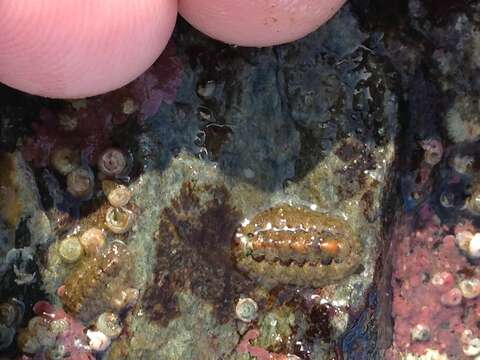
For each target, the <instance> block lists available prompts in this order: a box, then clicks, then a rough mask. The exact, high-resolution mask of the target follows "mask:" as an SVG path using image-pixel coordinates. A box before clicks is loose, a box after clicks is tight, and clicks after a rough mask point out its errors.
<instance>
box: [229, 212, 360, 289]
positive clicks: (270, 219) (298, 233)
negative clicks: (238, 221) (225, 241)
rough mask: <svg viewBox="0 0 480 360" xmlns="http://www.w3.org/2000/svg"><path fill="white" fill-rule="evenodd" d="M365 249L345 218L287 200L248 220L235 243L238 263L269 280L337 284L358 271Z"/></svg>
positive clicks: (293, 283)
mask: <svg viewBox="0 0 480 360" xmlns="http://www.w3.org/2000/svg"><path fill="white" fill-rule="evenodd" d="M361 253H362V247H361V244H360V242H359V240H358V239H357V237H356V236H355V235H354V232H353V230H352V229H351V227H350V225H349V224H348V223H347V222H346V221H345V220H343V219H340V218H338V217H333V216H331V215H328V214H324V213H321V212H318V211H314V210H311V209H308V208H305V207H301V206H290V205H287V204H283V205H278V206H276V207H273V208H270V209H268V210H265V211H263V212H260V213H258V214H256V215H255V216H253V217H252V218H250V219H246V220H244V222H243V223H242V225H241V226H240V227H239V228H238V230H237V233H236V234H235V238H234V244H233V254H234V257H235V259H236V262H237V266H238V267H239V268H240V269H241V270H243V271H246V272H247V273H248V274H249V275H250V276H251V277H253V278H257V279H259V280H261V281H262V282H264V283H266V284H269V285H276V284H290V285H298V286H314V287H321V286H325V285H328V284H331V283H334V282H336V281H339V280H342V279H344V278H345V277H347V276H348V275H351V274H352V273H354V272H355V270H357V268H358V267H359V265H360V263H361Z"/></svg>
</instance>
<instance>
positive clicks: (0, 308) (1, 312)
mask: <svg viewBox="0 0 480 360" xmlns="http://www.w3.org/2000/svg"><path fill="white" fill-rule="evenodd" d="M24 313H25V305H24V304H23V302H21V301H19V300H17V299H11V300H9V301H6V302H4V303H1V304H0V324H1V325H5V326H7V327H12V326H16V325H18V324H19V323H20V322H21V321H22V319H23V315H24Z"/></svg>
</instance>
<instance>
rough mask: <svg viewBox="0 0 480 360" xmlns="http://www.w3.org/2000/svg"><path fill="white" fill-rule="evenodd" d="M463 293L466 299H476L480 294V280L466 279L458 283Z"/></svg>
mask: <svg viewBox="0 0 480 360" xmlns="http://www.w3.org/2000/svg"><path fill="white" fill-rule="evenodd" d="M458 287H459V288H460V291H461V292H462V295H463V297H464V298H466V299H475V298H476V297H477V296H479V295H480V280H478V279H465V280H462V281H460V283H459V284H458Z"/></svg>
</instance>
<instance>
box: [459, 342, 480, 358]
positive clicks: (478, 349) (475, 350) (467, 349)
mask: <svg viewBox="0 0 480 360" xmlns="http://www.w3.org/2000/svg"><path fill="white" fill-rule="evenodd" d="M463 353H464V354H465V355H467V356H476V355H478V354H480V338H473V339H471V340H470V341H469V342H468V343H467V344H465V346H464V347H463Z"/></svg>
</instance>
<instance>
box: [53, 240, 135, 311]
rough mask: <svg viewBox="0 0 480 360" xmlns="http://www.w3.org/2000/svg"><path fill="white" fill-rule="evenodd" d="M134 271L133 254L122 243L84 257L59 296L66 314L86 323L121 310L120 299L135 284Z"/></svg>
mask: <svg viewBox="0 0 480 360" xmlns="http://www.w3.org/2000/svg"><path fill="white" fill-rule="evenodd" d="M132 268H133V257H132V254H131V253H130V251H129V250H128V247H127V246H126V245H125V244H123V243H121V242H119V241H115V242H113V243H111V244H109V245H108V246H107V247H106V248H105V249H103V250H102V251H101V252H100V253H98V254H97V255H95V256H90V257H85V258H84V259H83V260H82V261H81V262H80V263H78V265H77V266H76V268H75V269H74V270H73V271H72V272H71V273H70V274H69V275H68V276H67V278H66V279H65V283H64V286H63V289H62V291H61V294H60V299H61V300H62V303H63V306H64V308H65V310H66V311H67V312H68V313H70V314H72V315H74V316H75V317H77V318H79V319H81V320H83V321H90V320H92V319H93V318H95V317H97V316H98V315H99V314H101V313H103V312H106V311H119V310H121V307H122V305H121V302H119V301H118V298H119V296H121V294H122V293H124V292H125V291H126V290H128V289H129V287H130V286H131V284H132V279H131V270H132Z"/></svg>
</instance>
